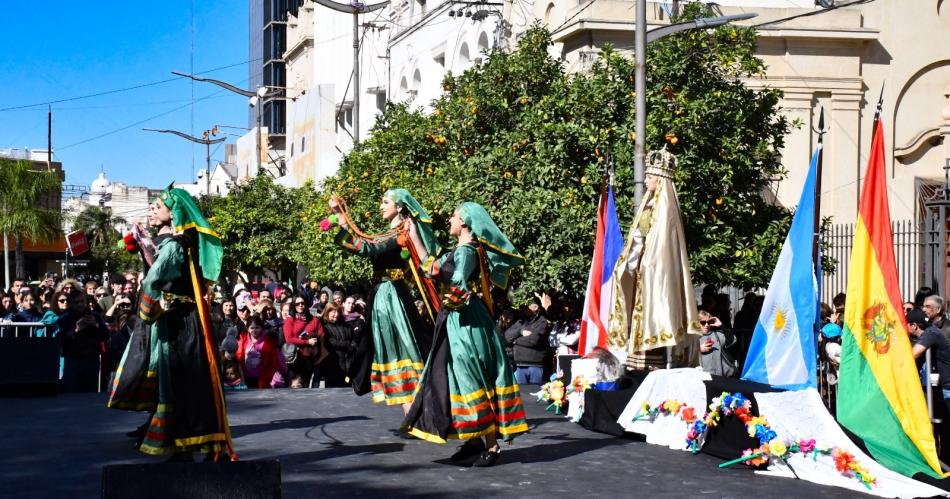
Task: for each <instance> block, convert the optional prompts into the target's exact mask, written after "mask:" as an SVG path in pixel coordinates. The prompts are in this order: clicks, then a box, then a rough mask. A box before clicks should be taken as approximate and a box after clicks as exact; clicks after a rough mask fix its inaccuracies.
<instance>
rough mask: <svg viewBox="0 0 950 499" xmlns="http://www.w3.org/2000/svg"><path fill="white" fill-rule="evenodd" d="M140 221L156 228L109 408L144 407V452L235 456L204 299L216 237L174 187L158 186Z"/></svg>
mask: <svg viewBox="0 0 950 499" xmlns="http://www.w3.org/2000/svg"><path fill="white" fill-rule="evenodd" d="M148 221H149V225H151V226H152V227H153V228H155V229H157V230H158V237H157V238H156V242H158V255H157V256H156V257H155V260H154V263H153V264H152V266H151V267H150V268H149V269H148V271H147V272H146V274H145V280H144V281H143V282H142V288H141V293H140V296H139V318H140V319H141V321H140V322H139V325H140V326H139V325H137V326H136V329H135V331H134V332H133V333H132V338H131V340H130V341H129V345H128V346H127V347H126V350H125V354H124V355H123V357H122V361H121V363H120V365H119V369H118V370H117V371H116V376H115V382H114V386H113V390H112V393H111V395H110V397H109V407H112V408H117V409H132V410H144V411H148V412H150V413H151V417H150V418H149V421H148V423H147V425H146V427H145V429H144V432H142V436H141V441H140V446H139V450H140V451H142V452H144V453H146V454H152V455H164V454H173V456H172V458H173V460H186V461H187V460H191V452H192V451H200V452H208V453H214V457H215V458H216V459H217V457H218V454H219V453H221V452H227V453H229V454H231V457H232V458H235V456H234V452H233V449H232V447H231V435H230V429H229V427H228V421H227V412H226V408H225V406H224V393H223V391H222V387H221V380H220V378H219V374H218V368H217V358H216V355H217V348H216V347H215V345H214V336H213V332H212V330H211V322H210V315H209V312H210V311H209V309H208V304H207V302H206V301H205V299H206V293H205V291H206V286H205V282H206V281H212V282H213V281H215V280H217V278H218V274H219V273H220V271H221V257H222V254H223V251H222V248H221V240H220V238H219V237H218V234H217V233H216V232H215V231H214V229H213V228H212V227H211V225H210V224H209V223H208V221H207V220H205V218H204V216H203V215H202V214H201V210H200V209H199V208H198V205H197V203H195V200H194V199H193V198H192V197H191V195H189V194H188V193H187V192H185V191H183V190H181V189H166V190H165V191H164V192H163V193H162V194H161V195H160V196H159V198H158V199H157V200H156V201H155V202H154V203H153V204H152V205H151V206H150V207H149V213H148Z"/></svg>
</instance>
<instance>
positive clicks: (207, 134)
mask: <svg viewBox="0 0 950 499" xmlns="http://www.w3.org/2000/svg"><path fill="white" fill-rule="evenodd" d="M142 130H145V131H146V132H158V133H170V134H173V135H177V136H179V137H181V138H183V139H187V140H190V141H192V142H195V143H198V144H204V146H205V152H206V154H205V164H206V167H205V194H206V195H208V196H210V195H211V144H219V143H221V142H224V141H225V140H227V137H221V138H220V139H212V138H211V137H212V136H216V135H218V127H214V128H212V129H211V130H205V131H204V133H203V134H202V136H201V138H198V137H195V136H194V135H188V134H187V133H184V132H179V131H178V130H158V129H155V128H143V129H142Z"/></svg>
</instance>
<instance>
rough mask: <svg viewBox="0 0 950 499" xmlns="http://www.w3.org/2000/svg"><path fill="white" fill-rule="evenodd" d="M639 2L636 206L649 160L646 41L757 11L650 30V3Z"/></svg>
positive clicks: (635, 169)
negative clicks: (648, 25) (647, 145)
mask: <svg viewBox="0 0 950 499" xmlns="http://www.w3.org/2000/svg"><path fill="white" fill-rule="evenodd" d="M636 1H637V6H636V8H637V12H636V23H637V24H636V28H635V30H636V31H634V51H636V54H635V57H636V69H635V74H636V84H635V87H634V89H635V90H636V94H637V96H636V113H637V115H636V120H637V123H636V134H637V139H636V141H635V143H634V163H633V179H634V182H635V184H636V185H635V186H634V200H635V202H636V205H637V206H640V201H642V200H643V189H644V182H645V181H646V175H645V165H644V163H646V141H647V137H646V135H647V95H646V80H647V44H648V43H650V42H654V41H656V40H659V39H660V38H663V37H664V36H667V35H671V34H673V33H677V32H680V31H686V30H690V29H704V28H715V27H716V26H722V25H723V24H727V23H730V22H732V21H741V20H744V19H752V18H753V17H755V16H757V15H758V14H756V13H754V12H749V13H746V14H736V15H731V16H722V17H700V18H698V19H694V20H692V21H687V22H683V23H676V24H668V25H666V26H661V27H659V28H656V29H653V30H650V31H649V32H648V31H647V2H646V0H636Z"/></svg>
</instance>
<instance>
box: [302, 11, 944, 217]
mask: <svg viewBox="0 0 950 499" xmlns="http://www.w3.org/2000/svg"><path fill="white" fill-rule="evenodd" d="M683 3H684V2H676V1H669V2H648V4H647V11H648V14H647V17H648V28H653V27H656V26H660V25H664V24H668V23H669V18H670V14H672V13H673V10H675V9H677V8H680V7H681V4H683ZM717 5H718V6H717V7H716V8H717V9H718V10H719V13H721V14H722V15H729V14H736V13H744V12H755V13H757V14H758V17H756V18H754V19H752V20H749V21H744V22H741V23H740V24H743V25H756V26H757V27H758V29H759V39H758V48H757V54H758V56H759V57H761V58H762V59H763V60H764V61H765V63H766V64H767V66H768V68H767V70H766V73H765V75H764V77H763V78H759V79H754V80H750V81H749V82H748V84H749V85H752V86H769V87H772V88H778V89H781V90H782V91H783V92H784V93H785V97H784V99H783V100H782V101H781V104H780V105H781V108H782V112H783V113H785V115H786V116H788V117H789V118H790V119H793V120H794V119H798V120H800V121H801V122H802V123H803V124H804V126H802V127H800V128H797V129H794V130H792V132H791V133H790V134H789V136H788V137H787V138H786V145H785V149H784V151H783V164H784V165H785V167H786V169H787V170H788V172H789V175H788V177H787V178H786V179H785V180H784V181H782V182H781V183H780V184H779V185H778V186H777V195H778V199H779V201H780V202H782V203H783V204H786V205H791V204H794V203H795V202H797V199H798V194H799V191H800V189H801V184H802V182H803V179H804V176H805V173H806V170H807V166H808V160H809V158H810V154H811V151H812V150H813V148H814V147H815V145H816V142H817V134H816V133H814V132H813V131H812V128H813V127H816V126H817V121H818V112H819V109H820V108H822V107H823V108H824V110H825V113H826V128H827V134H826V135H825V154H824V159H825V163H824V164H825V168H824V172H825V174H824V178H823V188H822V191H823V196H822V213H823V214H824V215H830V216H833V217H834V220H835V222H853V221H854V220H855V215H856V211H857V203H858V196H859V192H860V187H861V176H862V175H863V172H864V168H865V167H866V162H867V154H868V149H869V147H870V132H871V126H872V120H873V116H874V111H875V107H876V104H877V99H878V96H879V95H880V94H881V92H882V89H883V97H884V121H883V123H884V126H885V130H886V132H887V138H886V141H885V142H886V148H887V168H888V172H889V173H890V174H891V178H890V179H889V184H888V188H889V190H890V192H891V199H890V205H891V211H892V216H893V218H895V219H919V218H920V217H921V216H922V215H921V209H920V207H921V202H920V200H921V199H922V196H925V195H926V194H927V193H929V192H932V190H933V188H934V185H935V184H938V183H942V182H943V178H944V170H943V166H944V165H945V164H946V162H947V161H948V158H950V48H948V47H950V7H948V5H947V4H946V3H945V2H942V1H939V0H920V1H915V2H902V1H899V0H878V1H875V2H871V3H868V4H862V5H854V6H847V7H843V8H838V9H832V10H825V9H822V8H821V7H817V6H815V5H814V2H812V1H811V0H720V1H718V2H717ZM634 6H635V2H633V1H632V0H595V1H593V2H588V1H584V2H575V1H564V0H516V1H502V2H484V3H476V2H445V1H436V2H431V1H425V0H393V1H392V2H391V3H390V4H389V5H388V6H387V7H386V8H385V9H382V10H380V11H376V12H372V13H367V14H363V15H361V16H360V18H359V25H360V28H359V36H360V39H361V40H362V42H361V52H360V75H361V77H360V97H361V98H360V113H359V135H360V138H361V139H364V140H365V138H366V137H367V135H368V132H369V131H370V129H371V128H372V126H373V124H374V121H375V118H376V116H378V114H379V113H380V112H381V111H382V109H384V106H385V103H386V101H392V102H408V103H409V104H410V105H411V106H419V107H422V108H427V107H428V105H429V103H430V102H431V101H432V100H433V99H436V98H438V97H439V95H441V92H442V81H443V78H444V77H445V76H446V75H447V74H448V73H449V72H451V73H453V74H459V73H461V72H462V71H464V70H466V69H468V68H469V67H471V66H472V65H474V64H477V63H478V62H479V61H480V59H481V58H482V57H483V53H484V52H485V51H487V50H489V49H491V48H492V47H494V46H503V47H510V46H513V45H515V44H516V43H517V39H518V36H519V34H520V33H522V32H523V31H524V30H525V29H527V27H528V26H529V25H530V24H531V22H533V21H534V20H539V21H541V22H544V23H545V24H547V25H548V26H549V27H550V28H551V29H552V30H553V38H554V41H555V42H556V43H555V46H554V47H552V54H554V55H556V56H557V57H560V58H561V59H562V60H563V61H564V64H565V68H567V69H568V70H569V71H583V70H585V69H586V68H587V67H588V64H589V63H590V61H592V60H593V58H594V57H596V54H597V52H598V51H599V50H600V48H601V47H603V46H604V45H605V44H607V43H610V44H612V45H613V46H614V47H616V48H617V49H619V50H621V51H626V52H628V53H630V52H631V51H632V48H633V33H634V15H635V10H634ZM910 33H913V34H914V36H910V35H909V34H910ZM287 38H288V42H287V47H288V49H287V52H286V53H285V60H286V61H287V84H288V87H290V88H291V89H292V90H288V97H289V98H290V101H288V131H287V144H288V145H287V158H288V164H289V165H290V166H289V167H288V171H289V172H294V173H293V175H294V180H293V183H298V184H299V182H302V180H305V179H313V180H320V179H321V178H323V177H325V176H327V175H330V174H332V173H333V172H334V171H335V170H336V168H337V165H338V163H339V160H340V158H342V156H343V155H344V154H346V153H347V152H348V151H349V150H350V149H351V148H352V143H353V142H352V138H351V137H352V135H353V116H352V109H353V97H352V96H353V82H352V80H351V75H352V69H353V19H352V15H350V14H344V13H338V12H335V11H333V10H331V9H328V8H326V7H323V6H321V5H319V4H316V3H314V2H306V3H305V4H304V5H303V6H302V7H301V8H300V11H299V16H298V17H291V18H290V20H289V21H288V37H287ZM920 40H926V43H921V42H920ZM331 126H332V130H331Z"/></svg>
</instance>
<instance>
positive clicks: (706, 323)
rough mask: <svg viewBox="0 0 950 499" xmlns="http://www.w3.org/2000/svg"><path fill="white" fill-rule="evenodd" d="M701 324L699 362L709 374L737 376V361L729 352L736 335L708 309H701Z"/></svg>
mask: <svg viewBox="0 0 950 499" xmlns="http://www.w3.org/2000/svg"><path fill="white" fill-rule="evenodd" d="M699 325H700V327H701V328H702V330H703V335H702V336H701V337H700V338H699V353H700V354H701V355H700V359H699V363H700V365H701V366H702V368H703V371H706V372H707V373H709V374H715V375H717V376H729V377H732V376H735V375H736V361H735V359H733V358H732V354H731V353H729V348H731V347H732V346H733V345H735V343H736V337H735V336H734V335H732V334H731V333H729V332H727V331H725V330H723V329H722V321H720V320H719V318H718V317H716V316H714V315H712V314H711V313H709V312H708V311H706V310H702V309H700V310H699Z"/></svg>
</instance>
